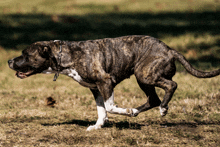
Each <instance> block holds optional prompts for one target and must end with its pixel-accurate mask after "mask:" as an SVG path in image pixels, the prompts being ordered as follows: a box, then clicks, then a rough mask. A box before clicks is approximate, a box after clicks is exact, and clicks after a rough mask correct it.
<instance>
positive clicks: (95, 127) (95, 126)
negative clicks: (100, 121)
mask: <svg viewBox="0 0 220 147" xmlns="http://www.w3.org/2000/svg"><path fill="white" fill-rule="evenodd" d="M101 127H102V125H93V126H89V127H88V128H87V130H86V131H91V130H97V129H101Z"/></svg>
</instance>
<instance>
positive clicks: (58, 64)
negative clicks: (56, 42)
mask: <svg viewBox="0 0 220 147" xmlns="http://www.w3.org/2000/svg"><path fill="white" fill-rule="evenodd" d="M61 56H62V44H61V45H60V52H59V54H58V61H57V72H56V73H55V75H54V78H53V81H56V80H57V78H58V76H59V73H60V65H61Z"/></svg>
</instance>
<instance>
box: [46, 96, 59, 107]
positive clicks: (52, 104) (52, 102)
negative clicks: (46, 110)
mask: <svg viewBox="0 0 220 147" xmlns="http://www.w3.org/2000/svg"><path fill="white" fill-rule="evenodd" d="M45 102H46V106H49V107H52V108H54V107H55V105H56V104H57V103H56V100H55V99H54V98H52V97H48V98H46V100H45Z"/></svg>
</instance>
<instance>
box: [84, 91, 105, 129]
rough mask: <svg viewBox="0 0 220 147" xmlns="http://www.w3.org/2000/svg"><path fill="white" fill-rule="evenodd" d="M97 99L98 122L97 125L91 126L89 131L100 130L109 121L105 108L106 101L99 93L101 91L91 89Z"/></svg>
mask: <svg viewBox="0 0 220 147" xmlns="http://www.w3.org/2000/svg"><path fill="white" fill-rule="evenodd" d="M90 90H91V91H92V93H93V96H94V97H95V101H96V105H97V111H98V120H97V122H96V124H95V125H93V126H89V127H88V128H87V131H90V130H96V129H100V128H101V127H102V126H103V125H104V123H105V122H106V121H108V117H107V112H106V109H105V106H104V99H103V97H102V95H101V93H100V92H99V90H94V89H90Z"/></svg>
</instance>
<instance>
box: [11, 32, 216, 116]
mask: <svg viewBox="0 0 220 147" xmlns="http://www.w3.org/2000/svg"><path fill="white" fill-rule="evenodd" d="M59 46H62V56H61V64H60V65H58V54H59V52H60V49H59ZM26 58H28V60H27V61H25V64H22V62H24V60H25V59H26ZM175 60H178V61H179V62H180V63H181V64H182V65H183V66H184V67H185V68H186V70H187V71H188V72H189V73H190V74H192V75H194V76H196V77H199V78H210V77H214V76H217V75H219V74H220V69H219V70H216V71H212V72H202V71H198V70H196V69H194V68H193V67H192V66H191V65H190V64H189V62H188V61H187V60H186V59H185V58H184V57H183V56H182V55H181V54H180V53H178V52H177V51H175V50H173V49H171V48H170V47H168V46H167V45H166V44H165V43H163V42H161V41H160V40H158V39H155V38H153V37H150V36H124V37H118V38H105V39H98V40H88V41H42V42H36V43H34V44H32V45H31V46H30V47H29V48H27V49H25V50H24V51H23V55H22V56H20V57H17V58H15V59H14V60H10V61H9V66H10V67H11V68H13V69H14V70H16V71H21V72H27V71H28V70H33V71H34V72H33V73H32V74H36V73H41V72H42V71H44V70H46V69H47V68H48V67H51V68H52V69H53V70H55V71H56V70H57V67H58V66H60V70H61V71H62V70H65V69H68V68H73V69H75V70H76V71H77V72H78V74H79V75H80V76H81V78H82V79H83V81H81V82H79V83H80V84H81V85H83V86H86V87H88V88H90V89H91V91H92V92H93V95H97V93H99V92H100V93H101V95H102V97H103V98H104V101H106V100H108V98H109V97H110V96H111V95H112V93H113V89H114V87H115V86H116V85H117V84H118V83H120V82H121V81H122V80H124V79H126V78H129V77H130V76H131V75H132V74H134V75H135V77H136V79H137V82H138V84H139V86H140V88H141V89H142V90H143V91H144V92H145V94H146V96H147V99H148V100H147V102H146V103H145V104H143V105H142V106H140V107H138V108H136V109H137V110H138V113H134V114H131V116H137V115H138V114H139V113H140V112H143V111H146V110H149V109H151V108H153V107H156V106H160V107H161V108H165V111H167V109H168V103H169V101H170V100H171V98H172V95H173V93H174V92H175V90H176V88H177V84H176V83H175V82H174V81H172V77H173V76H174V75H175V72H176V67H175V63H174V62H175ZM32 74H31V75H32ZM28 76H29V75H28ZM155 87H160V88H162V89H164V90H165V95H164V98H163V100H162V102H161V101H160V99H159V98H158V96H157V94H156V92H155ZM165 114H166V113H165Z"/></svg>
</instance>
